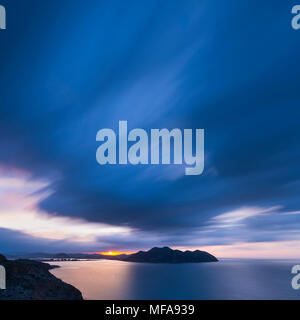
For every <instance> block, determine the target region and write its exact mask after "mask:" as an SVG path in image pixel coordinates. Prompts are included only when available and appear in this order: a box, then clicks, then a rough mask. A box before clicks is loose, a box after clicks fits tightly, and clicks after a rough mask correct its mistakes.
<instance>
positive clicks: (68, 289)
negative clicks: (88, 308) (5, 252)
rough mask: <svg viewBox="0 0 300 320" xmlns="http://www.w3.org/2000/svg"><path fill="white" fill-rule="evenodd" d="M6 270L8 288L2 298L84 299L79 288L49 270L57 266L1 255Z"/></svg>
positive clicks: (2, 291)
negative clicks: (7, 257)
mask: <svg viewBox="0 0 300 320" xmlns="http://www.w3.org/2000/svg"><path fill="white" fill-rule="evenodd" d="M0 259H1V261H0V264H1V265H2V266H4V267H5V271H6V289H5V290H0V300H82V295H81V292H80V291H79V290H77V289H76V288H74V287H73V286H71V285H70V284H67V283H65V282H63V281H61V280H60V279H57V278H56V277H55V276H54V275H53V274H51V273H50V272H49V270H50V269H53V268H56V267H55V266H51V265H50V264H47V263H42V262H38V261H33V260H22V259H20V260H6V259H5V257H4V256H2V255H0Z"/></svg>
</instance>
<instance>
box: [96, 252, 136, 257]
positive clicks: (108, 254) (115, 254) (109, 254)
mask: <svg viewBox="0 0 300 320" xmlns="http://www.w3.org/2000/svg"><path fill="white" fill-rule="evenodd" d="M97 253H98V254H102V255H104V256H118V255H120V254H130V253H132V252H119V251H106V252H97Z"/></svg>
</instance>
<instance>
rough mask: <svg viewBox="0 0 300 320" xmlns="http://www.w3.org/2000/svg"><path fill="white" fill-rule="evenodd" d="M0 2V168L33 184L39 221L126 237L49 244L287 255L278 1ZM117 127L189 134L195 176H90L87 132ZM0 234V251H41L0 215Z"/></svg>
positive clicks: (292, 199)
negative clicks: (196, 157) (195, 137)
mask: <svg viewBox="0 0 300 320" xmlns="http://www.w3.org/2000/svg"><path fill="white" fill-rule="evenodd" d="M0 4H3V5H5V6H6V9H7V28H8V29H7V30H6V31H0V148H1V152H0V167H1V168H3V169H2V171H1V172H2V174H3V175H4V176H7V175H10V174H11V172H12V170H14V172H15V171H16V169H17V170H21V171H22V172H26V174H27V177H28V175H29V176H30V181H41V180H42V181H47V186H46V189H47V191H48V193H47V196H44V197H42V198H41V199H40V200H37V202H36V207H37V210H39V212H41V215H42V214H48V215H49V217H51V216H55V217H65V218H76V219H80V220H81V221H85V222H88V223H95V224H99V223H100V224H106V225H112V226H118V227H124V228H129V229H130V230H131V231H130V234H129V235H127V236H125V235H122V236H120V235H118V234H115V233H114V234H112V235H111V234H108V235H106V236H99V237H97V239H96V240H94V241H89V242H87V243H86V244H83V243H82V242H80V246H79V245H78V243H77V244H75V243H73V244H72V241H71V243H70V239H61V238H60V240H59V241H60V242H59V243H60V244H59V245H58V244H57V247H58V248H59V249H64V250H65V248H69V249H70V250H71V251H72V250H73V251H74V250H75V249H78V250H79V249H80V250H87V251H91V250H97V248H99V250H106V249H110V248H115V249H118V250H131V249H132V250H134V249H138V248H148V247H152V246H153V245H171V246H178V247H203V246H205V247H206V246H224V245H229V246H234V245H236V244H241V243H242V244H243V243H257V244H258V245H259V243H264V244H265V243H268V245H269V244H272V243H274V250H276V246H277V243H281V244H282V243H283V242H284V243H285V242H286V243H290V245H295V244H296V245H297V244H299V245H300V236H299V230H300V219H299V217H300V216H299V214H300V201H299V187H300V166H299V163H300V148H299V139H300V133H299V115H300V112H299V102H300V78H299V76H300V55H299V52H300V31H295V30H293V29H292V28H291V19H292V14H291V8H292V6H293V5H294V4H295V3H294V2H293V1H287V0H272V1H263V2H262V1H254V0H247V1H246V0H245V1H239V0H228V1H223V2H221V1H215V0H206V1H200V0H195V1H192V0H188V1H179V0H178V1H177V0H176V1H174V0H172V1H156V0H151V1H146V0H145V1H141V0H137V1H122V0H120V1H117V0H113V1H108V0H107V1H99V0H88V1H81V0H51V1H46V0H27V1H17V0H9V1H5V0H1V1H0ZM119 120H127V121H128V125H129V129H132V128H144V129H146V130H149V129H150V128H168V129H172V128H176V127H178V128H181V129H184V128H193V129H195V128H204V129H205V170H204V173H203V174H202V175H200V176H185V175H184V167H178V166H172V165H171V166H151V165H149V166H131V165H127V166H99V165H98V164H97V162H96V158H95V155H96V149H97V147H98V145H99V143H97V142H96V140H95V137H96V133H97V131H98V130H99V129H101V128H113V129H115V130H117V126H118V121H119ZM0 191H1V188H0ZM2 192H3V193H4V191H3V190H2ZM0 205H1V203H0ZM0 209H1V208H0ZM2 211H3V210H2ZM5 219H6V218H5ZM3 221H4V219H3ZM5 221H7V220H5ZM1 227H2V228H3V229H2V232H1V233H0V250H2V251H5V252H12V251H20V243H22V241H23V240H22V239H23V238H26V241H27V242H26V243H28V246H26V249H25V248H24V250H26V251H37V250H38V249H41V250H42V249H43V250H47V245H48V242H47V241H48V240H49V239H48V240H47V237H46V236H45V237H43V240H42V241H41V239H40V238H39V236H37V235H36V234H35V233H34V232H33V231H32V232H29V231H28V230H27V229H26V230H21V229H20V228H18V229H17V230H16V229H15V228H14V227H13V226H12V227H10V228H8V227H7V224H4V223H1V212H0V228H1ZM50 238H51V237H50ZM18 239H21V240H20V241H19V240H18ZM50 240H51V244H53V239H50ZM50 240H49V241H50ZM64 241H65V242H64ZM61 242H62V243H63V244H61ZM38 244H40V246H39V245H38ZM48 248H49V247H48ZM268 248H270V249H269V250H271V249H272V246H269V247H268ZM298 248H299V246H298ZM51 250H54V251H55V250H56V248H55V245H54V249H53V246H52V249H51Z"/></svg>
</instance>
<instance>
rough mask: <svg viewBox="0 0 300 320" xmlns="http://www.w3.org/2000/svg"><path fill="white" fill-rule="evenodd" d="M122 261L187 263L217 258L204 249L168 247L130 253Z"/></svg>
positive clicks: (209, 260) (215, 259)
mask: <svg viewBox="0 0 300 320" xmlns="http://www.w3.org/2000/svg"><path fill="white" fill-rule="evenodd" d="M124 261H130V262H152V263H187V262H216V261H218V259H217V258H216V257H214V256H213V255H211V254H209V253H208V252H205V251H200V250H195V251H180V250H172V249H170V248H169V247H163V248H152V249H151V250H149V251H139V252H137V253H134V254H131V255H130V256H128V257H127V258H125V259H124Z"/></svg>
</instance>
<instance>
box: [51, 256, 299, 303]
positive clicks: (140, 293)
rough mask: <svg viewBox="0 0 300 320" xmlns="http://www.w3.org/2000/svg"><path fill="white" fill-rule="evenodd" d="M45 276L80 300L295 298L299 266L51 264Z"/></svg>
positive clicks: (262, 263)
mask: <svg viewBox="0 0 300 320" xmlns="http://www.w3.org/2000/svg"><path fill="white" fill-rule="evenodd" d="M53 264H56V265H60V266H61V268H59V269H54V270H52V271H51V272H52V273H53V274H54V275H55V276H56V277H58V278H60V279H62V280H63V281H65V282H67V283H70V284H72V285H74V286H75V287H76V288H78V289H79V290H80V291H81V292H82V294H83V297H84V298H85V299H103V300H107V299H116V300H119V299H300V290H293V289H292V287H291V279H292V274H291V268H292V266H293V265H295V264H300V261H288V260H282V261H258V260H223V261H220V262H218V263H199V264H175V265H170V264H148V263H143V264H138V263H130V262H121V261H109V260H99V261H74V262H69V261H67V262H55V263H53Z"/></svg>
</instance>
